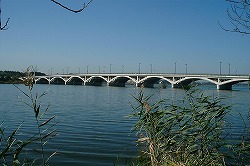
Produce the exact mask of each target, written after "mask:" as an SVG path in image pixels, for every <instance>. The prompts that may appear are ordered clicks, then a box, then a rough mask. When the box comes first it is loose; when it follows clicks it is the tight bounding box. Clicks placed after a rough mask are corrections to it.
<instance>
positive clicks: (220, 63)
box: [220, 62, 221, 75]
mask: <svg viewBox="0 0 250 166" xmlns="http://www.w3.org/2000/svg"><path fill="white" fill-rule="evenodd" d="M220 75H221V62H220Z"/></svg>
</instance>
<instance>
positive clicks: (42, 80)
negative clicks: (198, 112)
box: [35, 73, 249, 90]
mask: <svg viewBox="0 0 250 166" xmlns="http://www.w3.org/2000/svg"><path fill="white" fill-rule="evenodd" d="M160 80H162V81H165V82H168V83H170V84H171V85H172V88H181V87H183V86H187V85H188V84H190V83H191V82H194V81H197V80H203V81H206V82H210V83H213V84H215V85H216V86H217V89H220V90H231V89H232V85H234V84H237V83H239V82H246V81H249V76H246V75H245V76H235V75H213V74H135V73H128V74H125V73H124V74H119V73H118V74H115V73H112V74H107V73H100V74H64V75H48V76H36V78H35V82H36V83H37V84H64V85H93V86H98V85H102V84H103V83H105V84H106V85H108V86H125V83H126V82H130V83H133V84H135V85H136V86H137V87H139V86H142V85H143V86H144V87H153V86H154V84H155V83H157V82H159V81H160Z"/></svg>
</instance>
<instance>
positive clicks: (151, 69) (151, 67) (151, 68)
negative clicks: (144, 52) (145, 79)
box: [150, 64, 153, 74]
mask: <svg viewBox="0 0 250 166" xmlns="http://www.w3.org/2000/svg"><path fill="white" fill-rule="evenodd" d="M150 72H151V74H152V73H153V66H152V64H150Z"/></svg>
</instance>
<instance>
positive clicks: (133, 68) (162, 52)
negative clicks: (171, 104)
mask: <svg viewBox="0 0 250 166" xmlns="http://www.w3.org/2000/svg"><path fill="white" fill-rule="evenodd" d="M58 1H59V0H58ZM84 1H85V2H87V0H70V1H69V0H68V1H66V0H64V1H63V0H60V2H66V3H67V4H68V5H69V6H70V7H72V8H74V9H77V8H80V7H81V4H82V3H83V2H84ZM228 7H229V4H228V3H227V2H225V1H224V0H93V2H92V3H91V4H90V6H89V7H88V8H87V9H86V10H85V11H83V12H82V13H79V14H75V13H71V12H69V11H66V10H64V9H62V8H61V7H59V6H57V5H55V4H54V3H52V2H51V1H50V0H36V1H34V0H2V21H3V22H4V21H6V19H7V18H8V17H10V22H9V29H8V30H7V31H2V32H0V58H1V59H0V70H17V71H23V70H25V68H26V67H28V66H30V65H33V66H37V68H38V70H39V71H42V72H45V73H49V70H50V69H51V68H53V73H62V71H63V69H64V72H65V73H66V70H67V67H69V68H68V69H69V72H78V71H79V67H80V70H81V72H86V68H87V65H88V66H89V67H88V68H89V72H98V66H100V68H101V71H105V72H109V70H110V69H109V68H110V64H112V65H111V67H112V72H121V71H122V65H123V66H124V72H137V71H138V68H139V67H138V66H139V63H141V66H140V68H141V72H150V64H152V66H153V71H154V72H167V73H173V72H174V67H175V62H177V63H176V68H177V72H178V73H185V64H187V67H188V72H189V73H219V66H220V62H222V63H221V67H222V73H224V74H227V73H228V72H229V69H228V68H229V63H230V68H231V73H232V74H235V73H236V74H249V73H250V35H248V36H247V35H245V36H242V35H240V34H238V33H229V32H225V31H223V30H222V29H221V28H220V26H219V24H218V21H220V22H221V24H222V25H224V26H225V27H229V26H230V22H229V19H228V18H227V14H226V10H227V8H228Z"/></svg>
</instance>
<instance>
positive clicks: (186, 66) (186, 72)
mask: <svg viewBox="0 0 250 166" xmlns="http://www.w3.org/2000/svg"><path fill="white" fill-rule="evenodd" d="M185 66H186V74H187V64H185Z"/></svg>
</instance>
